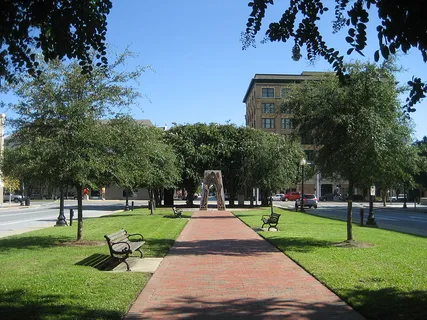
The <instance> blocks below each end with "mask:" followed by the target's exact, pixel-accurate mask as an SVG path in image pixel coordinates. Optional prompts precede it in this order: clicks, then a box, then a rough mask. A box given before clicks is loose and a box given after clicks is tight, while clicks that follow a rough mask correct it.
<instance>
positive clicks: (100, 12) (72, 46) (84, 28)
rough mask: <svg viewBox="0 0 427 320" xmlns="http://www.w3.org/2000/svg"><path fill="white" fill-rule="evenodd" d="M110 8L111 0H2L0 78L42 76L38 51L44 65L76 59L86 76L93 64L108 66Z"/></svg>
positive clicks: (0, 6)
mask: <svg viewBox="0 0 427 320" xmlns="http://www.w3.org/2000/svg"><path fill="white" fill-rule="evenodd" d="M111 7H112V2H111V0H49V1H45V0H2V1H1V2H0V80H2V78H3V79H6V80H14V79H15V74H16V73H21V72H24V71H25V72H28V73H29V74H32V75H35V74H39V73H40V71H41V70H40V69H39V68H38V67H39V65H40V63H39V61H37V58H36V56H37V54H39V53H41V54H42V55H43V58H44V61H45V62H47V61H50V60H54V59H62V58H64V57H67V58H69V59H73V58H74V59H77V60H79V61H80V66H81V67H82V71H83V72H84V73H87V72H89V71H91V70H93V66H92V63H93V62H94V61H98V62H97V65H98V66H101V65H104V66H106V65H107V58H106V43H105V42H106V32H107V15H108V14H109V12H110V9H111ZM93 52H96V55H95V56H94V55H93ZM0 85H1V83H0Z"/></svg>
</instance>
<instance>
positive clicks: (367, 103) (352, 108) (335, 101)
mask: <svg viewBox="0 0 427 320" xmlns="http://www.w3.org/2000/svg"><path fill="white" fill-rule="evenodd" d="M346 68H347V70H348V72H349V73H350V75H351V81H350V82H349V83H346V84H342V83H340V82H339V81H338V79H337V78H336V77H334V76H325V78H324V79H323V80H321V81H316V82H314V81H311V82H306V83H303V84H301V85H296V86H295V88H294V90H293V91H292V93H291V94H290V98H289V100H288V101H287V102H286V103H290V104H292V105H293V107H294V108H295V118H294V123H295V126H296V131H295V132H296V134H298V135H300V136H301V135H303V134H309V135H311V136H312V137H313V138H314V139H315V143H316V145H317V147H318V151H317V152H316V157H315V163H316V164H317V166H318V167H319V168H320V170H321V172H322V174H323V175H326V176H332V175H334V174H336V175H339V176H340V177H341V178H343V179H345V180H347V181H348V182H349V200H348V208H347V240H348V241H351V240H353V233H352V199H353V187H355V186H358V187H362V188H366V187H369V186H370V185H372V184H373V183H374V182H375V181H376V180H381V175H382V174H383V172H384V171H385V170H388V169H389V168H390V167H391V164H393V166H394V168H395V170H397V171H403V170H404V168H405V167H406V164H407V159H405V157H404V155H405V152H406V151H407V150H408V145H409V144H410V133H411V130H410V128H409V127H408V123H407V122H406V118H405V117H403V115H402V112H401V111H400V107H399V101H398V99H397V96H398V94H397V92H398V90H397V88H396V81H395V79H394V77H393V74H392V73H391V72H390V71H389V69H388V68H378V67H377V66H375V65H373V64H359V63H355V64H352V65H348V66H346ZM397 155H399V156H398V157H397Z"/></svg>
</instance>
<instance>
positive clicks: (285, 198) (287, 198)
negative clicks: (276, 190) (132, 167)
mask: <svg viewBox="0 0 427 320" xmlns="http://www.w3.org/2000/svg"><path fill="white" fill-rule="evenodd" d="M299 198H301V192H288V193H286V194H284V195H283V198H282V201H295V200H297V199H299Z"/></svg>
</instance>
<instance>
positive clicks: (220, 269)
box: [125, 211, 363, 320]
mask: <svg viewBox="0 0 427 320" xmlns="http://www.w3.org/2000/svg"><path fill="white" fill-rule="evenodd" d="M236 318H240V319H283V318H286V319H363V317H362V316H360V315H359V314H358V313H356V312H355V311H354V310H353V309H351V308H350V307H349V306H348V305H346V304H345V303H344V302H343V301H342V300H340V299H339V298H338V297H337V296H336V295H335V294H333V293H332V292H331V291H330V290H328V289H327V288H326V287H324V286H323V285H322V284H321V283H320V282H318V281H317V280H316V279H314V278H313V277H312V276H311V275H309V274H308V273H307V272H305V271H304V270H303V269H302V268H301V267H299V266H298V265H297V264H295V263H294V262H293V261H292V260H291V259H289V258H288V257H287V256H285V255H284V254H283V253H281V252H279V251H278V250H277V249H276V248H274V247H273V246H272V245H270V244H269V243H268V242H267V241H265V240H264V239H262V238H261V237H260V236H259V235H258V234H257V233H256V232H254V231H253V230H252V229H250V228H249V227H248V226H246V225H245V224H244V223H243V222H241V221H240V220H239V219H237V218H236V217H234V216H233V215H232V214H231V213H230V212H221V211H204V212H203V211H198V212H195V213H194V214H193V218H192V219H191V220H190V221H189V223H188V224H187V226H186V227H185V229H184V230H183V231H182V233H181V235H180V236H179V237H178V239H177V241H176V242H175V245H174V246H173V248H172V249H171V251H170V253H169V254H168V255H167V256H166V258H165V259H164V260H163V262H162V264H161V265H160V267H159V268H158V269H157V271H156V272H155V274H154V275H153V276H152V278H151V279H150V280H149V282H148V283H147V285H146V287H145V288H144V290H143V291H142V293H141V294H140V296H139V297H138V298H137V300H136V301H135V303H134V304H133V306H132V308H131V309H130V311H129V313H128V314H127V316H126V317H125V319H127V320H131V319H132V320H133V319H236Z"/></svg>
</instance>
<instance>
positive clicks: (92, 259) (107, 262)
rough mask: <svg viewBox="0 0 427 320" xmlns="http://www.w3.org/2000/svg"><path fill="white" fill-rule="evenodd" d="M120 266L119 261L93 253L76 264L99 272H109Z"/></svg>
mask: <svg viewBox="0 0 427 320" xmlns="http://www.w3.org/2000/svg"><path fill="white" fill-rule="evenodd" d="M119 264H120V261H118V260H117V259H114V258H112V257H111V256H109V255H106V254H99V253H95V254H92V255H91V256H89V257H87V258H85V259H83V260H82V261H79V262H77V263H76V265H77V266H85V267H92V268H95V269H98V270H100V271H111V270H113V269H114V268H115V267H117V266H118V265H119Z"/></svg>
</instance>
